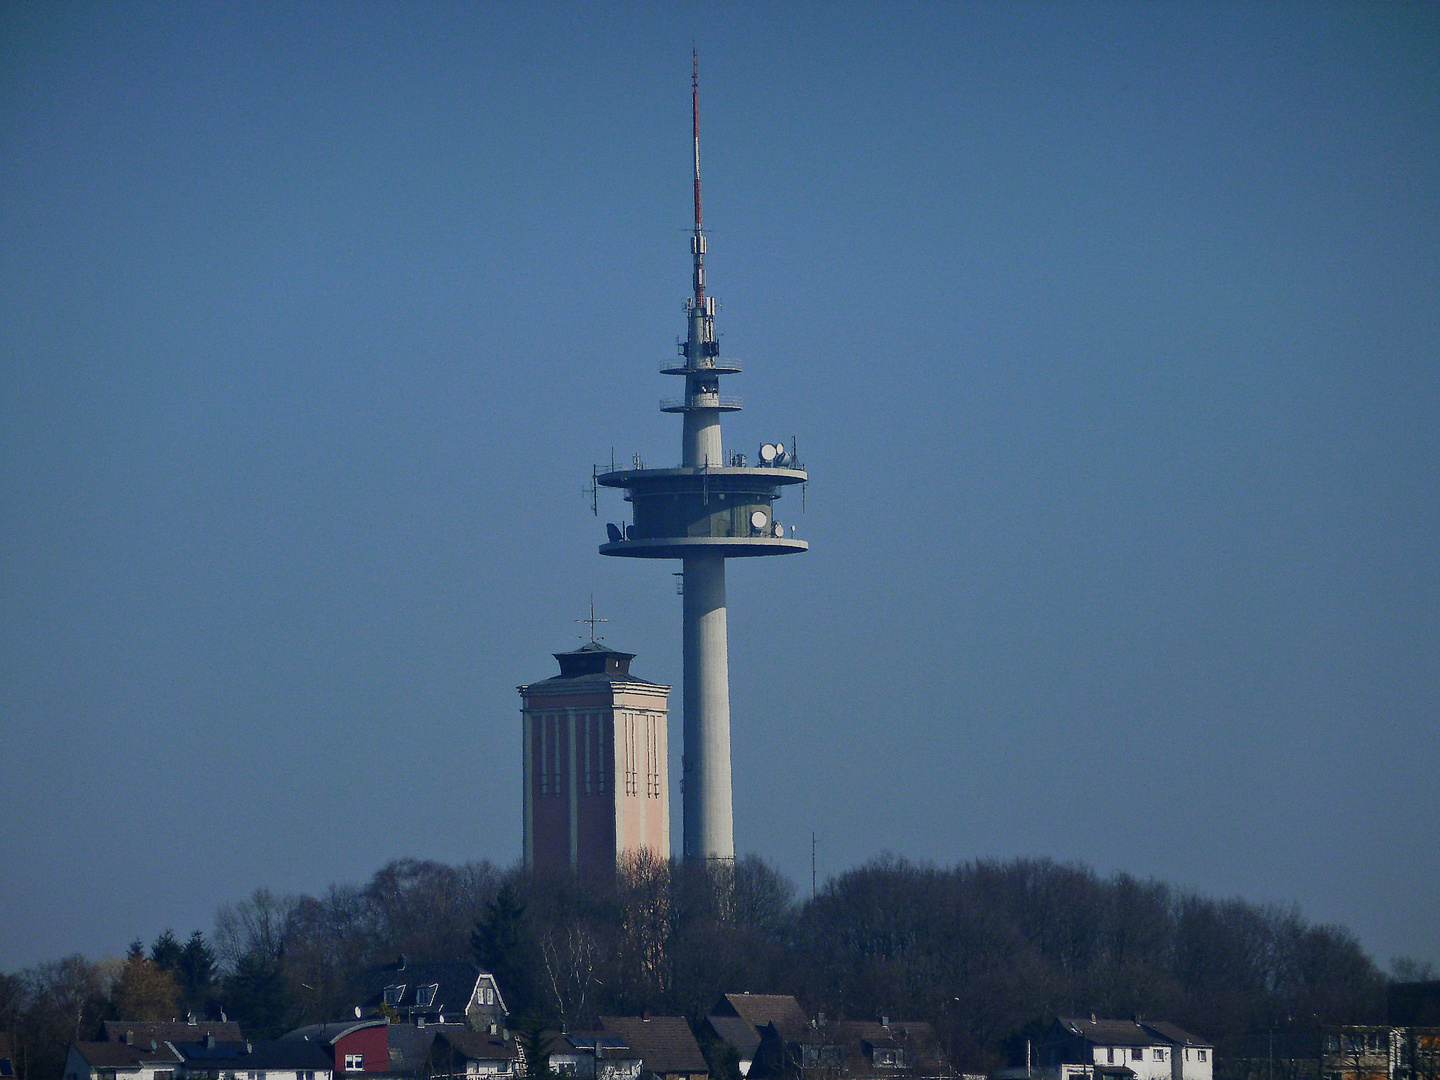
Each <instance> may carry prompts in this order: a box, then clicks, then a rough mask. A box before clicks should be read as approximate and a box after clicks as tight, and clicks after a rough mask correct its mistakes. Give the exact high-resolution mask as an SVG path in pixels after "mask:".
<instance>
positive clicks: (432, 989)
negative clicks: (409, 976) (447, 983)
mask: <svg viewBox="0 0 1440 1080" xmlns="http://www.w3.org/2000/svg"><path fill="white" fill-rule="evenodd" d="M439 990H440V984H439V983H431V984H430V985H429V986H417V987H416V988H415V1004H416V1005H419V1006H420V1007H421V1008H422V1009H428V1008H429V1007H430V1006H431V1005H434V1004H435V994H436V993H437V992H438V991H439Z"/></svg>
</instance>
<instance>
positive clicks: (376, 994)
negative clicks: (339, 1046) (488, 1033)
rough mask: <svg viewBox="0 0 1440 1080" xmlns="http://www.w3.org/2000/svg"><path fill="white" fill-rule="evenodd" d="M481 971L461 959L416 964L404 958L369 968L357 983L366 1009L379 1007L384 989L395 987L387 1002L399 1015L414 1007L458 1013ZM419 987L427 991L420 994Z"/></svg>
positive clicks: (469, 996) (383, 995)
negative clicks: (401, 961)
mask: <svg viewBox="0 0 1440 1080" xmlns="http://www.w3.org/2000/svg"><path fill="white" fill-rule="evenodd" d="M484 974H487V973H486V972H482V971H481V970H480V969H479V968H478V967H476V966H475V965H474V964H467V963H464V962H462V961H442V962H439V963H419V964H417V963H412V962H410V961H404V962H403V963H399V962H397V963H394V964H382V965H381V966H380V967H374V968H370V969H369V970H367V971H365V972H364V973H363V974H361V975H360V977H359V978H358V979H357V981H356V985H357V988H358V989H359V991H360V993H361V994H362V995H363V996H362V1000H361V1002H360V1003H361V1005H363V1006H365V1007H366V1008H368V1009H378V1008H379V1007H380V1006H381V1004H382V1003H385V991H386V989H388V988H390V987H394V988H396V990H397V992H398V993H397V995H392V996H396V1000H395V1001H392V1002H389V1004H390V1005H391V1006H392V1007H393V1008H395V1009H396V1010H397V1011H399V1012H400V1013H401V1015H405V1014H407V1013H408V1012H410V1011H411V1010H415V1011H417V1012H423V1013H447V1014H451V1015H454V1016H456V1017H459V1016H461V1015H463V1014H464V1012H465V1008H466V1006H468V1005H469V1004H470V998H471V996H472V995H473V994H474V993H475V984H476V982H478V981H479V979H480V977H481V975H484ZM432 986H433V987H435V992H434V994H433V995H431V994H430V993H429V991H428V988H429V987H432ZM402 988H403V989H402ZM422 989H424V990H425V991H426V992H425V993H424V994H423V995H422V994H421V990H422Z"/></svg>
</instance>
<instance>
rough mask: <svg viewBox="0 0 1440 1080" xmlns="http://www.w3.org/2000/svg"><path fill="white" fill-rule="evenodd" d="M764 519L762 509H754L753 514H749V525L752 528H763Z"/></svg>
mask: <svg viewBox="0 0 1440 1080" xmlns="http://www.w3.org/2000/svg"><path fill="white" fill-rule="evenodd" d="M765 521H766V517H765V511H764V510H756V511H755V512H754V513H753V514H751V515H750V527H751V528H752V529H763V528H765Z"/></svg>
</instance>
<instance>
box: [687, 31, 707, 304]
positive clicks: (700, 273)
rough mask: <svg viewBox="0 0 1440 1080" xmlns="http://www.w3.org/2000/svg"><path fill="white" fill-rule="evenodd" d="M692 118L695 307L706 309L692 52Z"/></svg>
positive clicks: (696, 73) (696, 76) (696, 67)
mask: <svg viewBox="0 0 1440 1080" xmlns="http://www.w3.org/2000/svg"><path fill="white" fill-rule="evenodd" d="M690 118H691V122H692V125H693V127H694V131H695V240H694V242H693V243H692V244H691V245H690V251H691V252H692V253H693V254H694V256H695V306H696V307H697V308H702V309H703V308H704V307H705V241H704V239H703V235H704V232H703V229H702V226H701V224H700V54H699V53H698V52H696V50H695V49H694V48H693V47H692V48H691V50H690Z"/></svg>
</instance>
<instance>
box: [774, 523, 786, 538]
mask: <svg viewBox="0 0 1440 1080" xmlns="http://www.w3.org/2000/svg"><path fill="white" fill-rule="evenodd" d="M774 532H775V536H776V538H777V539H778V538H780V537H783V536H784V535H785V526H784V525H781V524H780V522H778V521H777V522H775V529H774Z"/></svg>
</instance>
